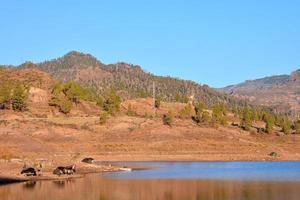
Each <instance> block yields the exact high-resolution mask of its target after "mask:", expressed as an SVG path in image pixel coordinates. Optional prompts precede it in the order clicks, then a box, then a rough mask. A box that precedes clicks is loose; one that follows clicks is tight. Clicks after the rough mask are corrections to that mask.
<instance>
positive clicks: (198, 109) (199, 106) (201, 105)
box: [195, 101, 205, 115]
mask: <svg viewBox="0 0 300 200" xmlns="http://www.w3.org/2000/svg"><path fill="white" fill-rule="evenodd" d="M204 109H205V105H204V103H203V102H201V101H199V102H198V103H196V105H195V113H196V115H198V114H200V113H202V112H203V111H204Z"/></svg>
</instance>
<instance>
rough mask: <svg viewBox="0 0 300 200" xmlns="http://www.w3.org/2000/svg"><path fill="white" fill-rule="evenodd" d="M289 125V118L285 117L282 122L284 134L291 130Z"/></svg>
mask: <svg viewBox="0 0 300 200" xmlns="http://www.w3.org/2000/svg"><path fill="white" fill-rule="evenodd" d="M291 126H292V125H291V122H290V120H289V119H288V118H287V117H285V118H284V120H283V124H282V132H284V134H289V133H290V131H291Z"/></svg>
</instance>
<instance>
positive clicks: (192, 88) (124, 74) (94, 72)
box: [35, 51, 240, 105]
mask: <svg viewBox="0 0 300 200" xmlns="http://www.w3.org/2000/svg"><path fill="white" fill-rule="evenodd" d="M35 66H36V67H37V68H38V69H41V70H43V71H45V72H47V73H49V74H51V75H52V76H53V77H54V78H55V79H57V80H61V81H67V80H73V81H75V82H77V83H79V84H81V85H83V86H85V87H89V88H91V89H93V90H95V91H96V92H98V93H101V92H103V91H105V90H106V89H108V88H115V89H116V90H117V91H118V93H119V94H120V95H121V96H122V97H123V99H130V98H136V97H149V96H152V88H153V82H155V84H156V94H157V96H160V97H162V98H163V99H165V100H168V101H178V102H184V101H187V98H188V97H190V96H192V95H193V96H194V97H195V99H197V100H202V101H204V102H205V103H206V104H207V105H212V104H213V103H215V102H225V103H227V104H232V103H240V101H236V100H234V98H230V97H228V95H226V94H221V93H219V92H217V91H215V90H214V89H211V88H209V87H208V86H206V85H199V84H197V83H195V82H192V81H186V80H180V79H176V78H171V77H161V76H155V75H153V74H150V73H146V72H145V71H143V70H142V69H141V67H140V66H138V65H132V64H127V63H116V64H108V65H106V64H103V63H102V62H100V61H98V60H97V59H96V58H95V57H93V56H92V55H90V54H83V53H79V52H75V51H72V52H69V53H68V54H66V55H64V56H63V57H60V58H58V59H53V60H50V61H45V62H42V63H37V64H35Z"/></svg>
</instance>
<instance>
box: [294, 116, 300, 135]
mask: <svg viewBox="0 0 300 200" xmlns="http://www.w3.org/2000/svg"><path fill="white" fill-rule="evenodd" d="M295 131H296V134H300V119H298V120H297V121H296V122H295Z"/></svg>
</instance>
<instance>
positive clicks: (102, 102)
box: [96, 96, 104, 108]
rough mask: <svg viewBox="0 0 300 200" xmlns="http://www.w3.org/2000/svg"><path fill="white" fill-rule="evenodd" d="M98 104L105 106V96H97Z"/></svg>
mask: <svg viewBox="0 0 300 200" xmlns="http://www.w3.org/2000/svg"><path fill="white" fill-rule="evenodd" d="M96 104H97V106H99V107H101V108H103V106H104V98H103V97H102V96H98V97H97V98H96Z"/></svg>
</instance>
